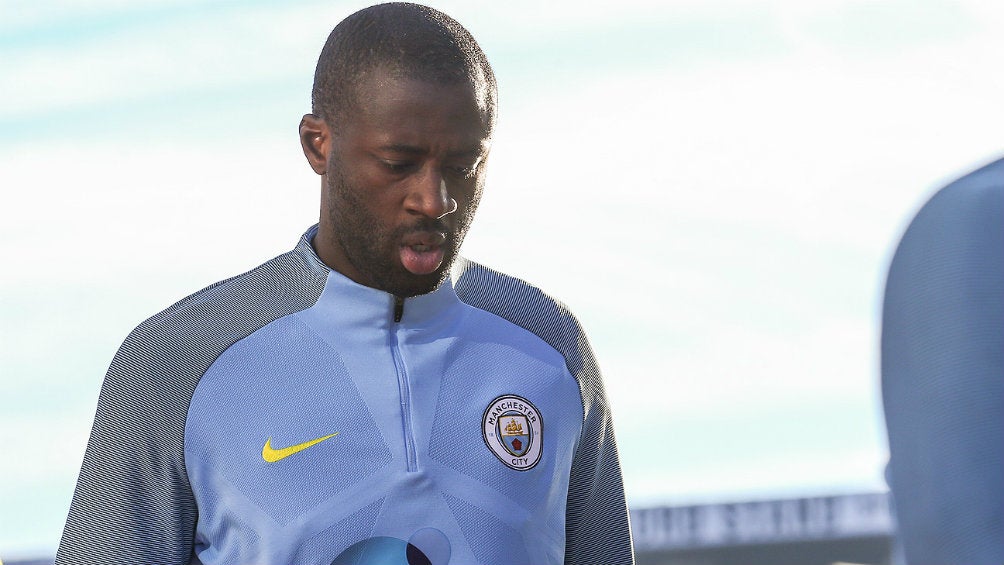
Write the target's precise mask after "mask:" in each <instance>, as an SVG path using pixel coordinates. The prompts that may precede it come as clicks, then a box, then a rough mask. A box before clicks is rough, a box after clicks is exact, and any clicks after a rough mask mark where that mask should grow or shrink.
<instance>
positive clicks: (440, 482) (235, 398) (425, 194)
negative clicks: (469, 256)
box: [56, 4, 633, 565]
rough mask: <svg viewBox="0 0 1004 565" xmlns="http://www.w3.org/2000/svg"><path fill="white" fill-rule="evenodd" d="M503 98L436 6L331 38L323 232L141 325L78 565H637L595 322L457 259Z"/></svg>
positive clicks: (76, 549)
mask: <svg viewBox="0 0 1004 565" xmlns="http://www.w3.org/2000/svg"><path fill="white" fill-rule="evenodd" d="M496 92H497V89H496V86H495V79H494V75H493V73H492V70H491V67H490V66H489V65H488V62H487V60H486V58H485V56H484V54H483V53H482V51H481V49H480V47H478V45H477V43H476V42H475V41H474V39H473V38H472V37H471V35H470V34H469V33H468V32H467V30H465V29H464V28H463V27H461V26H460V25H459V24H458V23H457V22H455V21H454V20H452V19H451V18H449V17H448V16H446V15H445V14H442V13H440V12H437V11H435V10H432V9H430V8H426V7H423V6H417V5H413V4H384V5H380V6H374V7H372V8H368V9H366V10H362V11H360V12H357V13H356V14H353V15H352V16H350V17H348V18H347V19H346V20H344V21H343V22H342V23H340V24H339V25H338V26H337V27H336V28H335V29H334V31H332V33H331V35H330V36H329V38H328V41H327V43H326V44H325V46H324V49H323V50H322V52H321V56H320V59H319V61H318V66H317V71H316V74H315V79H314V90H313V113H312V114H308V115H306V116H304V118H303V120H302V122H301V123H300V141H301V144H302V146H303V150H304V154H305V155H306V157H307V161H308V162H309V163H310V166H311V168H312V169H313V170H314V171H315V172H316V173H317V174H318V175H320V177H321V213H320V222H319V224H318V225H317V226H315V227H314V228H311V229H310V230H308V231H307V233H306V234H304V236H303V237H302V238H301V240H300V242H299V244H298V245H297V247H296V248H295V249H294V250H293V251H291V252H289V253H287V254H284V255H282V256H279V257H277V258H275V259H273V260H272V261H269V262H268V263H265V264H264V265H262V266H260V267H258V268H256V269H254V270H252V271H249V272H248V273H245V274H243V275H240V276H238V277H235V278H232V279H229V280H226V281H223V282H220V283H217V284H215V285H212V286H210V287H208V288H206V289H204V290H202V291H200V292H198V293H196V294H194V295H192V296H190V297H188V298H185V299H184V300H182V301H181V302H178V303H177V304H175V305H173V306H171V307H170V308H168V309H167V310H165V311H164V312H161V313H160V314H158V315H156V316H154V317H153V318H151V319H149V320H147V321H146V322H144V323H143V324H141V325H140V326H139V327H138V328H137V329H136V330H134V331H133V332H132V334H130V336H129V337H128V338H127V339H126V341H125V343H124V344H123V345H122V347H121V348H120V350H119V352H118V354H117V355H116V356H115V359H114V360H113V361H112V365H111V368H110V369H109V371H108V375H107V376H106V378H105V382H104V385H103V386H102V391H101V396H100V399H99V402H98V410H97V414H96V417H95V422H94V428H93V430H92V433H91V438H90V441H89V443H88V448H87V453H86V455H85V459H84V463H83V466H82V469H81V473H80V478H79V480H78V484H77V489H76V492H75V494H74V499H73V504H72V507H71V509H70V514H69V518H68V520H67V525H66V529H65V531H64V533H63V538H62V542H61V544H60V549H59V552H58V554H57V559H56V561H57V563H158V564H173V563H190V562H191V563H204V564H207V565H208V564H210V563H227V564H234V563H240V564H251V563H266V564H275V565H278V564H291V563H296V564H300V563H318V564H324V565H327V564H329V563H331V564H339V565H343V564H377V563H400V564H417V563H428V564H432V565H444V564H446V563H452V564H462V565H466V564H474V563H481V564H486V565H487V564H499V565H501V564H507V565H519V564H526V565H545V564H557V563H575V564H588V563H595V564H603V565H615V564H621V563H631V562H632V560H633V558H632V553H631V544H630V534H629V530H628V521H627V512H626V507H625V503H624V495H623V488H622V485H621V477H620V471H619V465H618V461H617V453H616V448H615V445H614V439H613V431H612V429H611V424H610V416H609V412H608V409H607V405H606V400H605V398H604V395H603V388H602V383H601V380H600V375H599V372H598V370H597V367H596V364H595V361H594V360H593V357H592V353H591V351H590V349H589V346H588V343H587V341H586V338H585V336H584V335H583V334H582V332H581V330H580V329H579V326H578V324H577V322H576V321H575V319H574V318H573V317H572V315H571V314H570V313H569V312H568V311H567V310H566V309H565V308H564V307H563V306H562V305H560V304H559V303H557V302H555V301H554V300H552V299H550V298H549V297H547V296H546V295H544V294H542V293H541V292H540V291H539V290H537V289H535V288H533V287H531V286H529V285H527V284H526V283H524V282H522V281H520V280H518V279H514V278H511V277H508V276H506V275H502V274H500V273H497V272H495V271H492V270H490V269H487V268H485V267H482V266H480V265H477V264H475V263H472V262H469V261H466V260H464V259H461V258H459V257H458V250H459V248H460V244H461V242H462V241H463V238H464V235H465V233H466V232H467V229H468V227H469V225H470V223H471V220H472V219H473V217H474V213H475V210H476V209H477V205H478V202H479V200H480V197H481V191H482V187H483V184H484V178H485V177H484V173H485V163H486V160H487V157H488V152H489V149H490V146H491V136H492V131H493V128H494V125H495V111H496V96H497V94H496Z"/></svg>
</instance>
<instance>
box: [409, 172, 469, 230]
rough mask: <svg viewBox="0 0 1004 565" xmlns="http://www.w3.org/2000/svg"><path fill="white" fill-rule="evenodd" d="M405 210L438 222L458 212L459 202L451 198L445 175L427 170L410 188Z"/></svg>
mask: <svg viewBox="0 0 1004 565" xmlns="http://www.w3.org/2000/svg"><path fill="white" fill-rule="evenodd" d="M429 168H431V167H429ZM427 169H428V168H427ZM405 208H406V209H407V210H408V211H409V212H411V213H412V214H418V215H421V216H426V217H429V218H433V219H437V220H438V219H439V218H442V217H443V216H446V215H448V214H452V213H453V212H456V210H457V201H456V200H454V199H452V198H450V194H449V192H448V190H447V188H446V179H444V178H443V175H442V174H441V173H439V172H438V171H428V170H427V172H425V174H423V175H421V177H419V178H416V179H415V182H414V183H413V184H412V186H411V187H410V189H409V192H408V196H407V197H406V198H405Z"/></svg>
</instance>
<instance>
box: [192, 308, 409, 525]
mask: <svg viewBox="0 0 1004 565" xmlns="http://www.w3.org/2000/svg"><path fill="white" fill-rule="evenodd" d="M266 353H267V354H266ZM304 427H306V428H307V429H308V430H312V431H310V432H309V433H306V435H304V432H303V431H302V430H303V428H304ZM334 432H337V433H339V435H338V436H337V437H336V438H334V439H332V440H331V441H329V442H328V443H326V444H325V445H324V446H320V447H318V448H315V451H314V452H317V451H322V450H326V449H335V446H337V451H338V452H339V454H340V455H339V458H338V465H337V469H332V468H329V467H328V466H327V465H321V466H319V465H317V463H316V460H315V459H313V458H310V457H303V456H301V457H291V458H289V459H286V460H284V461H283V463H282V464H278V465H274V464H269V463H266V462H265V461H263V460H262V457H261V455H260V454H261V450H262V446H263V443H264V441H265V438H266V437H270V438H271V439H272V440H273V441H274V442H275V444H274V445H276V446H285V445H291V444H294V443H298V442H301V441H306V440H310V439H313V438H315V437H321V436H323V435H327V434H330V433H334ZM186 437H187V442H188V445H187V447H186V453H187V454H188V455H189V456H192V458H193V462H191V463H190V464H189V466H188V470H189V473H190V475H191V482H192V485H193V489H194V490H195V491H196V492H197V493H199V495H200V496H201V494H202V493H203V492H206V491H207V490H208V491H212V490H214V489H215V488H216V487H214V486H212V485H213V484H214V483H215V478H213V475H216V474H222V475H223V476H225V477H227V478H228V480H229V481H230V483H229V484H230V485H232V487H233V488H235V489H236V490H237V491H239V492H240V494H241V495H242V496H245V497H247V498H248V499H249V500H251V501H252V502H253V503H255V504H256V505H257V506H258V507H259V508H261V509H262V510H263V511H264V512H266V513H267V514H269V516H270V517H271V518H272V519H273V520H275V522H276V523H277V524H279V525H281V526H285V525H286V524H288V523H290V522H292V521H294V520H297V519H299V518H300V517H301V516H302V515H303V514H304V513H308V512H310V511H311V510H313V509H314V508H315V507H316V506H317V505H318V504H320V503H322V502H324V501H326V500H328V499H329V498H331V497H332V496H335V495H336V494H338V493H339V492H342V491H344V490H346V489H351V488H352V487H353V486H355V485H356V483H357V482H358V481H359V480H361V479H363V478H365V477H368V476H371V475H372V474H373V473H375V472H376V471H377V470H378V469H380V468H382V467H384V466H385V465H387V464H388V463H389V462H390V460H391V453H390V449H389V448H388V446H387V444H386V443H385V442H384V440H383V438H382V437H381V435H380V432H379V430H378V429H377V426H376V423H375V422H374V421H373V416H372V415H371V414H370V412H369V410H368V408H367V406H366V404H365V403H364V402H363V400H362V398H360V395H359V391H358V389H357V388H356V386H355V385H354V384H353V381H352V378H351V377H350V376H349V372H348V370H347V369H346V368H345V365H344V363H343V362H342V359H341V358H340V356H339V355H338V353H337V352H336V351H334V350H333V349H332V348H331V347H329V346H328V344H327V343H325V342H324V341H322V340H321V339H319V338H318V337H317V336H316V335H315V334H314V333H313V332H312V331H311V330H310V329H309V328H308V327H307V326H305V325H304V324H303V323H302V322H300V321H299V320H297V319H296V318H295V317H284V318H280V319H278V320H276V321H274V322H272V323H271V324H269V325H267V326H266V327H264V328H263V329H262V330H260V331H257V332H255V333H254V334H252V335H250V336H248V337H247V338H245V339H243V340H241V341H240V342H238V343H235V344H234V345H233V346H232V347H230V348H229V349H228V350H227V351H226V352H225V353H223V355H221V356H220V358H219V359H218V360H217V361H216V363H214V364H213V366H212V367H211V368H210V369H209V370H208V371H207V372H206V374H205V376H204V377H203V378H202V382H201V383H200V384H199V387H198V390H197V391H196V393H195V398H194V399H193V401H192V405H191V408H190V410H189V424H188V428H187V432H186ZM196 467H197V468H196ZM333 473H334V474H335V475H336V476H337V477H338V479H337V480H331V476H332V474H333ZM206 475H208V477H206V480H205V482H206V483H207V484H208V485H210V486H209V487H208V488H203V485H202V484H201V481H200V480H199V479H200V477H205V476H206ZM304 484H308V485H312V487H311V488H307V489H305V488H303V485H304ZM202 514H203V518H202V520H206V517H207V516H209V514H207V513H205V512H203V513H202Z"/></svg>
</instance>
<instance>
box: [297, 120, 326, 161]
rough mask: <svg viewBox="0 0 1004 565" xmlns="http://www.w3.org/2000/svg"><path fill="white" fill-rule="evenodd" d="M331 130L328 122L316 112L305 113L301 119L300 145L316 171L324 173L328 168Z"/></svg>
mask: <svg viewBox="0 0 1004 565" xmlns="http://www.w3.org/2000/svg"><path fill="white" fill-rule="evenodd" d="M330 145H331V132H330V130H328V124H327V123H325V121H324V120H323V119H321V118H320V117H319V116H316V115H314V114H305V115H304V116H303V119H302V120H300V146H301V147H303V155H304V157H306V158H307V162H308V163H310V168H311V169H313V170H314V172H315V173H317V174H319V175H323V174H324V173H325V172H327V169H328V151H329V149H330Z"/></svg>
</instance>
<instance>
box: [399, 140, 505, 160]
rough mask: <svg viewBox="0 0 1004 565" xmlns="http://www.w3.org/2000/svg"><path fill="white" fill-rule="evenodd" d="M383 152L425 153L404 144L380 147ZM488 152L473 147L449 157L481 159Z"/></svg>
mask: <svg viewBox="0 0 1004 565" xmlns="http://www.w3.org/2000/svg"><path fill="white" fill-rule="evenodd" d="M380 150H382V151H390V152H393V153H404V154H406V155H420V154H422V153H424V152H425V151H424V150H423V149H421V148H419V147H416V146H414V145H406V144H404V143H391V144H389V145H383V146H381V147H380ZM485 153H486V151H484V149H483V148H482V147H481V146H476V147H471V148H470V149H464V150H461V151H456V152H453V153H450V154H449V155H448V157H451V158H456V157H480V156H481V155H484V154H485Z"/></svg>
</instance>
